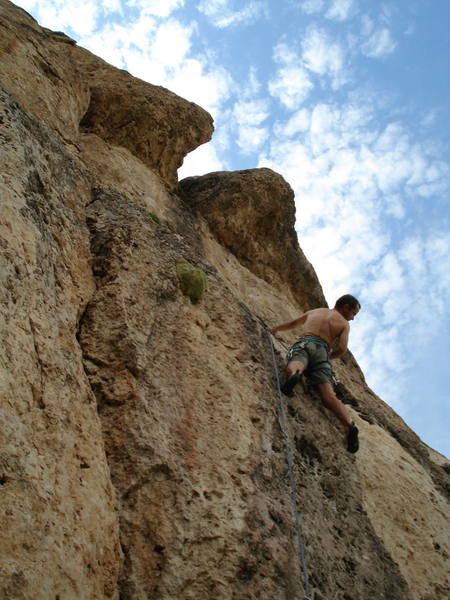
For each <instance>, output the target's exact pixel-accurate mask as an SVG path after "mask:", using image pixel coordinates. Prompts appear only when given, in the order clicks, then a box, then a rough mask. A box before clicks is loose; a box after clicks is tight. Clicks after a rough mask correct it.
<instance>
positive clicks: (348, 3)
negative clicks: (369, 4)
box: [325, 0, 355, 21]
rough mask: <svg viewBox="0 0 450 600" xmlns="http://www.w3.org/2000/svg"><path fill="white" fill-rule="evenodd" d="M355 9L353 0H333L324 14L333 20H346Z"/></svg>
mask: <svg viewBox="0 0 450 600" xmlns="http://www.w3.org/2000/svg"><path fill="white" fill-rule="evenodd" d="M354 9H355V3H354V0H333V1H332V3H331V6H330V8H329V9H328V10H327V12H326V14H325V16H326V17H327V19H332V20H334V21H346V20H347V19H348V18H350V16H351V15H352V13H353V12H354Z"/></svg>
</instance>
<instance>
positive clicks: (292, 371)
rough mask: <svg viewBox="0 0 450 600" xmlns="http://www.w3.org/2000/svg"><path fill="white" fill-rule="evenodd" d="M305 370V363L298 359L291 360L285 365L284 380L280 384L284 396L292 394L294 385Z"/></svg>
mask: <svg viewBox="0 0 450 600" xmlns="http://www.w3.org/2000/svg"><path fill="white" fill-rule="evenodd" d="M304 370H305V365H304V364H303V363H302V362H300V361H299V360H291V362H289V363H288V365H287V367H286V380H285V382H284V383H283V385H282V386H281V391H282V392H283V394H285V396H289V397H291V396H293V390H294V387H295V386H296V385H297V383H298V382H299V381H300V376H301V374H302V373H303V371H304Z"/></svg>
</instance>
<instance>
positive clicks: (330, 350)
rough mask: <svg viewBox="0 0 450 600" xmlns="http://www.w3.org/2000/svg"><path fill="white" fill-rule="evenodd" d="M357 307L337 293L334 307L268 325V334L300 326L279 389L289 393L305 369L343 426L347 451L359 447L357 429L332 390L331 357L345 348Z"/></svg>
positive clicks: (355, 302) (340, 354)
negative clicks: (271, 325)
mask: <svg viewBox="0 0 450 600" xmlns="http://www.w3.org/2000/svg"><path fill="white" fill-rule="evenodd" d="M360 309H361V304H360V303H359V301H358V300H357V299H356V298H355V297H354V296H352V295H351V294H345V295H344V296H341V297H340V298H339V299H338V300H337V301H336V304H335V306H334V308H332V309H329V308H315V309H313V310H308V311H307V312H305V313H303V314H302V315H300V317H298V319H294V321H290V322H289V323H283V324H282V325H277V326H276V327H272V329H271V332H272V334H275V333H277V332H278V331H286V330H287V329H294V328H295V327H301V336H300V337H299V339H298V340H297V341H296V342H295V344H293V345H292V346H291V348H290V349H289V351H288V353H287V356H286V361H287V367H286V380H285V382H284V384H283V386H282V387H281V391H282V392H283V394H285V395H286V396H292V395H293V390H294V387H295V386H296V385H297V383H298V382H299V381H300V378H301V375H302V373H303V372H305V375H306V376H307V377H308V379H309V380H310V382H311V383H312V384H313V385H315V386H316V388H317V391H318V392H319V395H320V397H321V399H322V402H323V404H324V406H325V407H326V408H328V409H329V410H331V411H332V412H333V413H334V414H335V415H336V416H337V418H338V419H339V420H340V421H341V423H343V424H344V425H345V426H346V427H347V450H348V451H349V452H357V451H358V448H359V442H358V428H357V427H356V425H355V424H354V423H353V421H352V420H351V418H350V415H349V413H348V411H347V409H346V407H345V406H344V404H342V402H340V400H338V398H337V397H336V394H335V393H334V390H333V383H334V379H335V378H334V373H333V369H332V367H331V359H332V358H339V357H340V356H342V355H343V354H344V353H345V352H346V351H347V345H348V336H349V331H350V326H349V321H353V319H354V318H355V316H356V315H357V314H358V312H359V311H360Z"/></svg>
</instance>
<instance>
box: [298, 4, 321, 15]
mask: <svg viewBox="0 0 450 600" xmlns="http://www.w3.org/2000/svg"><path fill="white" fill-rule="evenodd" d="M300 7H301V9H302V11H303V12H305V13H306V14H307V15H313V14H316V13H319V12H320V11H321V10H322V9H323V7H324V0H304V1H303V2H301V4H300Z"/></svg>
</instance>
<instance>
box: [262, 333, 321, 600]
mask: <svg viewBox="0 0 450 600" xmlns="http://www.w3.org/2000/svg"><path fill="white" fill-rule="evenodd" d="M266 327H267V326H266ZM267 337H268V338H269V343H270V349H271V351H272V361H273V368H274V371H275V378H276V381H277V389H278V396H279V400H280V410H279V413H278V423H279V424H280V429H281V432H282V434H283V440H284V449H285V452H286V460H287V465H288V473H289V483H290V485H291V503H292V513H293V516H294V521H295V532H296V535H297V542H298V550H299V559H300V571H302V572H303V586H304V590H305V600H312V597H311V591H310V587H309V580H308V570H307V566H306V557H305V541H304V539H303V533H302V525H301V520H300V511H299V508H298V498H297V485H296V482H295V475H294V463H293V460H292V453H291V448H290V444H289V431H288V422H287V410H286V401H285V399H284V396H283V394H282V392H281V385H280V377H279V375H278V368H277V363H276V358H275V349H274V347H273V342H272V337H271V334H270V332H269V331H267Z"/></svg>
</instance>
